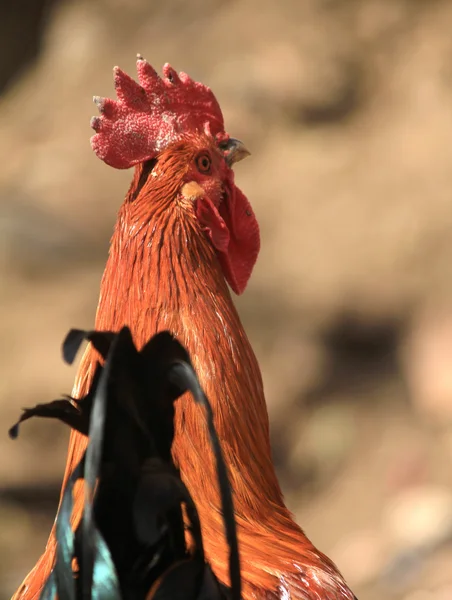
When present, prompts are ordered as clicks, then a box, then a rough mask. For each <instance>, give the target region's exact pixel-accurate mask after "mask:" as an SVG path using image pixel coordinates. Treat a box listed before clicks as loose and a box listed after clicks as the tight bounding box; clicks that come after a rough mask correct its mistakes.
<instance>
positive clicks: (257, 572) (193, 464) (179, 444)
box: [15, 60, 354, 600]
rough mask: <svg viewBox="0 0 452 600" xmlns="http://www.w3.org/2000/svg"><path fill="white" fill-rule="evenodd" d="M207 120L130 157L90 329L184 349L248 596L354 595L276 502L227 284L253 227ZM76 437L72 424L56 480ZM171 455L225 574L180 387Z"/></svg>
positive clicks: (212, 483) (211, 501)
mask: <svg viewBox="0 0 452 600" xmlns="http://www.w3.org/2000/svg"><path fill="white" fill-rule="evenodd" d="M143 62H145V61H143ZM140 63H141V60H139V68H143V65H140ZM146 64H147V63H146ZM139 73H140V71H139ZM172 78H173V80H174V75H173V74H172ZM131 81H132V80H131ZM130 85H131V84H130ZM136 85H138V84H136ZM196 85H200V84H196ZM116 87H117V89H118V86H116ZM119 87H120V86H119ZM118 97H120V98H121V94H120V93H119V92H118ZM218 110H219V109H218ZM220 114H221V113H220ZM95 125H96V124H95ZM216 125H217V123H216V122H213V126H214V127H215V126H216ZM93 126H94V125H93ZM217 128H218V129H219V130H220V131H221V130H222V128H221V127H219V126H218V127H217ZM211 130H212V119H211V123H210V130H209V127H207V128H204V131H199V129H198V130H195V131H191V132H187V133H185V132H184V135H183V136H178V137H177V139H175V140H174V142H172V143H168V144H167V145H166V147H164V149H163V150H159V151H153V152H152V153H149V157H147V160H141V161H139V162H138V161H135V163H134V164H136V166H135V174H134V178H133V182H132V184H131V187H130V189H129V192H128V194H127V196H126V199H125V202H124V204H123V205H122V207H121V209H120V211H119V215H118V220H117V223H116V226H115V231H114V234H113V237H112V240H111V246H110V253H109V258H108V262H107V265H106V269H105V272H104V275H103V278H102V283H101V291H100V300H99V306H98V311H97V316H96V329H98V330H111V331H119V330H120V329H121V328H122V327H123V326H124V325H126V326H128V327H129V328H130V330H131V331H132V334H133V337H134V342H135V343H136V344H137V346H138V347H141V346H142V345H143V344H144V343H145V342H146V341H147V340H148V339H149V338H150V337H151V336H152V335H154V334H155V333H157V332H159V331H162V330H169V331H170V332H171V333H172V334H173V335H174V336H176V337H177V338H178V339H179V340H180V341H181V342H182V344H183V345H184V346H185V347H186V348H187V349H188V351H189V354H190V355H191V357H192V362H193V365H194V368H195V370H196V372H197V373H198V376H199V379H200V382H201V385H202V387H203V389H204V390H205V392H206V394H207V396H208V397H209V398H210V401H211V403H212V407H213V410H214V414H215V426H216V429H217V431H218V435H219V438H220V440H221V442H222V448H223V452H224V456H225V460H226V463H227V465H228V469H229V474H230V479H231V484H232V489H233V493H234V507H235V515H236V521H237V527H238V539H239V547H240V555H241V566H242V578H243V597H244V598H245V600H251V599H256V600H257V599H264V598H268V599H270V598H272V599H275V600H276V599H278V598H293V599H297V600H353V598H354V596H353V593H352V592H351V591H350V590H349V588H348V587H347V585H346V584H345V582H344V580H343V578H342V576H341V575H340V573H339V572H338V570H337V569H336V567H335V566H334V564H333V563H332V562H331V561H330V560H329V559H328V558H327V557H326V556H325V555H324V554H322V553H321V552H319V551H318V550H317V549H316V548H315V547H314V546H313V545H312V543H311V542H310V541H309V540H308V539H307V537H306V536H305V535H304V533H303V531H302V530H301V529H300V527H299V526H298V525H297V524H296V523H295V521H294V520H293V518H292V516H291V514H290V512H289V511H288V509H287V508H286V506H285V504H284V501H283V496H282V493H281V489H280V486H279V484H278V480H277V477H276V474H275V470H274V466H273V462H272V458H271V449H270V441H269V422H268V415H267V409H266V403H265V397H264V391H263V384H262V377H261V373H260V369H259V366H258V363H257V360H256V357H255V355H254V352H253V350H252V348H251V345H250V343H249V341H248V338H247V336H246V334H245V331H244V329H243V326H242V324H241V322H240V319H239V316H238V314H237V311H236V309H235V307H234V304H233V302H232V298H231V295H230V292H229V289H228V286H227V283H226V280H227V281H228V283H229V284H230V285H231V287H232V289H233V290H234V291H236V292H241V291H242V290H243V287H244V286H245V285H246V281H247V280H248V277H249V275H250V273H251V270H252V267H253V265H254V262H255V260H256V257H257V253H258V249H259V232H258V227H257V222H256V221H255V217H254V214H253V213H252V210H251V207H250V206H249V204H248V201H247V200H246V198H245V197H244V196H243V194H242V193H241V192H240V190H238V189H237V188H236V187H235V184H234V179H233V172H232V170H231V168H230V164H231V157H230V156H229V155H227V153H226V150H225V149H224V148H225V147H226V146H225V145H224V137H222V136H223V134H221V136H220V138H219V136H218V132H217V134H215V132H214V133H213V134H212V131H211ZM219 140H220V141H219ZM97 141H99V140H97ZM101 141H102V140H101ZM226 141H227V138H226ZM234 142H235V141H234ZM94 146H95V149H96V144H94ZM97 146H98V147H99V146H102V144H101V143H100V142H99V143H98V144H97ZM102 148H103V146H102ZM96 151H97V153H98V154H99V153H100V151H99V149H98V148H97V150H96ZM102 152H103V150H102ZM105 154H106V153H105V152H104V155H105ZM102 157H103V158H104V160H106V162H109V164H114V162H115V159H111V157H110V155H108V159H106V158H105V156H102ZM145 158H146V157H145ZM121 160H122V158H121ZM129 162H130V161H129ZM129 162H128V163H127V165H126V166H130V164H129ZM114 166H124V165H123V164H122V163H121V164H120V165H114ZM97 360H98V355H97V353H96V351H95V350H94V349H93V348H92V347H88V349H87V351H86V352H85V354H84V357H83V359H82V362H81V365H80V368H79V373H78V376H77V380H76V383H75V388H74V391H73V395H74V397H76V398H80V397H82V396H84V395H86V394H87V392H88V390H89V388H90V386H91V383H92V379H93V375H94V372H95V367H96V362H97ZM86 443H87V442H86V437H84V436H82V435H80V434H79V433H77V432H72V434H71V439H70V446H69V455H68V461H67V467H66V473H65V483H66V482H67V480H68V477H69V476H70V474H71V472H72V470H73V469H74V467H75V465H76V464H78V462H79V461H80V458H81V456H82V455H83V452H84V451H85V448H86ZM173 458H174V462H175V464H176V465H177V467H178V468H179V469H180V471H181V475H182V479H183V481H184V483H185V485H186V486H187V488H188V489H189V491H190V494H191V496H192V497H193V500H194V502H195V504H196V506H197V509H198V511H199V514H200V519H201V527H202V535H203V540H204V546H205V551H206V556H207V558H208V560H209V562H210V563H211V565H212V567H213V570H214V572H215V574H216V575H217V577H218V578H219V579H220V581H222V582H223V583H225V584H226V585H227V584H228V557H227V544H226V543H225V538H224V533H223V523H222V517H221V511H220V501H219V494H218V489H217V481H216V475H215V473H216V471H215V463H214V457H213V455H212V452H211V450H210V447H209V443H208V436H207V431H206V428H205V424H204V421H203V419H202V418H201V415H200V412H199V407H198V406H196V405H194V404H193V403H191V402H190V401H189V398H186V397H182V399H181V400H180V401H179V402H178V405H177V407H176V414H175V438H174V444H173ZM75 497H76V500H75V510H74V526H75V525H76V524H77V522H78V520H79V518H80V514H81V511H82V506H83V490H82V488H81V487H79V488H78V489H76V493H75ZM54 546H55V541H54V536H53V535H51V537H50V539H49V542H48V545H47V548H46V552H45V554H44V555H43V556H42V557H41V559H40V561H39V562H38V564H37V565H36V567H35V569H34V570H33V571H32V572H31V573H30V575H29V576H28V578H27V579H26V580H25V582H24V584H23V587H22V588H20V589H19V590H18V592H17V593H16V596H15V600H19V599H20V600H37V598H38V596H39V591H40V589H41V587H42V584H43V581H45V579H46V578H47V576H48V574H49V571H50V569H51V567H52V563H53V559H54Z"/></svg>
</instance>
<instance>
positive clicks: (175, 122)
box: [91, 55, 224, 169]
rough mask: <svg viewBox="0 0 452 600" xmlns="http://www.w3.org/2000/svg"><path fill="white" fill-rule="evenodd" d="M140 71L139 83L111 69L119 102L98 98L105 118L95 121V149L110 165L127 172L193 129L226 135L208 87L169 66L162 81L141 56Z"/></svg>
mask: <svg viewBox="0 0 452 600" xmlns="http://www.w3.org/2000/svg"><path fill="white" fill-rule="evenodd" d="M137 71H138V81H139V83H137V82H136V81H134V80H133V79H132V78H131V77H129V75H127V74H126V73H124V71H121V69H119V68H118V67H115V68H114V69H113V72H114V78H115V88H116V94H117V96H118V100H110V99H108V98H100V97H99V96H94V102H95V103H96V105H97V107H98V109H99V112H100V113H101V116H100V117H93V118H92V119H91V127H92V128H93V129H94V131H96V134H95V135H93V137H92V138H91V146H92V148H93V150H94V152H95V153H96V154H97V156H98V157H99V158H101V159H102V160H103V161H104V162H106V163H107V164H108V165H110V166H112V167H115V168H117V169H127V168H129V167H131V166H132V165H135V164H137V163H140V162H143V161H146V160H149V159H151V158H153V157H155V155H156V154H157V153H158V152H160V151H161V150H163V149H164V148H165V147H166V146H168V145H169V144H170V143H171V142H173V141H175V140H176V139H177V138H178V137H179V136H181V135H183V134H185V133H188V132H191V131H209V132H210V133H211V134H212V135H213V136H217V135H218V134H223V135H224V121H223V115H222V113H221V109H220V106H219V104H218V102H217V100H216V98H215V96H214V95H213V93H212V92H211V90H210V89H209V88H208V87H206V86H205V85H203V84H202V83H197V82H196V81H193V80H192V79H191V78H190V77H189V76H188V75H186V74H185V73H179V75H178V74H177V73H176V71H175V70H174V69H173V68H172V67H171V66H170V65H169V64H165V65H164V67H163V77H160V76H159V75H158V74H157V73H156V71H155V70H154V69H153V68H152V67H151V65H150V64H149V63H148V62H147V61H146V60H144V58H142V57H141V56H140V55H138V60H137Z"/></svg>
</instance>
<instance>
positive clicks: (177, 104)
mask: <svg viewBox="0 0 452 600" xmlns="http://www.w3.org/2000/svg"><path fill="white" fill-rule="evenodd" d="M137 71H138V82H136V81H135V80H134V79H132V78H131V77H129V75H127V74H126V73H124V71H122V70H121V69H119V68H118V67H115V69H114V79H115V89H116V93H117V97H118V99H117V100H110V99H108V98H100V97H98V96H95V97H94V102H95V103H96V105H97V107H98V109H99V112H100V116H98V117H93V118H92V120H91V127H92V128H93V129H94V130H95V132H96V133H95V135H94V136H93V137H92V138H91V146H92V148H93V150H94V152H95V153H96V155H97V156H98V157H99V158H100V159H102V160H103V161H104V162H105V163H107V164H108V165H110V166H112V167H115V168H117V169H127V168H129V167H132V166H134V165H140V164H144V163H148V164H149V161H154V162H153V164H154V165H155V166H154V168H153V173H152V175H153V177H154V178H158V177H159V172H163V171H164V165H165V163H168V162H171V163H172V165H173V172H174V166H175V164H177V177H176V180H177V181H178V184H179V189H178V195H179V197H181V198H182V199H185V200H187V201H188V202H189V203H191V205H190V206H192V207H193V210H194V212H195V214H196V217H197V219H198V221H199V224H200V227H201V229H202V230H203V232H204V234H205V235H207V237H208V238H209V239H210V241H211V243H212V245H213V247H214V249H215V251H216V253H217V256H218V259H219V262H220V264H221V267H222V270H223V274H224V276H225V278H226V280H227V281H228V283H229V285H230V286H231V288H232V289H233V290H234V292H235V293H237V294H240V293H241V292H242V291H243V290H244V288H245V286H246V284H247V282H248V279H249V277H250V275H251V272H252V269H253V267H254V264H255V262H256V259H257V256H258V253H259V247H260V239H259V226H258V223H257V220H256V217H255V215H254V212H253V210H252V208H251V205H250V204H249V202H248V200H247V199H246V197H245V195H244V194H243V193H242V192H241V191H240V190H239V189H238V188H237V186H236V185H235V183H234V173H233V171H232V166H233V164H234V163H236V162H238V161H239V160H242V159H243V158H245V157H246V156H248V155H249V154H250V153H249V152H248V150H247V149H246V148H245V146H244V144H243V143H242V142H240V141H239V140H236V139H234V138H231V137H230V136H229V134H228V133H226V131H225V129H224V120H223V115H222V112H221V109H220V106H219V104H218V102H217V100H216V98H215V96H214V95H213V93H212V91H211V90H210V89H209V88H208V87H206V86H205V85H203V84H201V83H198V82H195V81H193V80H192V79H191V78H190V77H189V76H188V75H186V74H185V73H179V74H178V73H176V71H175V70H174V69H173V68H172V67H171V66H170V65H168V64H166V65H164V67H163V77H160V76H159V75H158V74H157V72H156V71H155V70H154V69H153V68H152V67H151V65H150V64H149V63H148V62H147V61H146V60H144V59H143V58H142V57H141V56H140V55H139V56H138V60H137Z"/></svg>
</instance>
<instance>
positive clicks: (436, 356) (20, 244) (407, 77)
mask: <svg viewBox="0 0 452 600" xmlns="http://www.w3.org/2000/svg"><path fill="white" fill-rule="evenodd" d="M8 4H9V5H8ZM451 30H452V4H451V2H450V1H448V0H442V1H441V0H343V1H341V0H284V1H281V2H274V0H235V1H233V0H230V1H229V2H226V1H220V0H210V1H209V2H207V1H202V0H161V1H157V0H154V1H153V2H151V1H150V0H97V1H95V2H93V1H92V0H91V1H89V0H79V1H75V0H72V1H70V0H68V1H66V2H64V1H61V0H20V1H17V2H15V3H2V4H1V5H0V90H1V96H0V272H1V280H0V281H1V285H0V299H1V300H0V302H1V304H0V306H1V313H0V335H1V340H2V342H1V348H0V352H1V356H0V359H1V363H0V364H1V365H2V368H1V378H0V419H1V423H2V428H3V434H2V435H1V436H0V456H1V461H0V597H1V598H9V596H10V594H11V593H12V591H13V590H14V589H15V587H16V586H17V585H18V584H19V582H20V581H21V579H22V577H23V576H24V575H25V573H26V572H27V570H28V569H29V568H30V567H31V566H32V565H33V564H34V561H35V560H36V559H37V557H38V555H39V553H40V552H41V551H42V549H43V546H44V543H45V540H46V537H47V534H48V531H49V529H50V526H51V523H52V521H53V517H54V513H55V508H56V503H57V498H58V492H59V486H60V481H61V476H62V470H63V464H64V461H65V453H66V444H67V437H68V432H67V431H66V430H65V429H64V428H58V426H56V425H53V424H52V425H47V424H46V423H42V422H38V423H30V424H29V425H28V424H27V425H26V426H25V427H24V428H23V431H22V435H21V437H20V438H19V440H18V441H17V442H15V443H14V442H12V441H11V440H9V439H8V437H7V435H6V431H7V428H8V426H9V425H10V424H12V423H13V422H14V420H15V419H16V417H17V416H18V414H19V410H20V408H21V407H22V406H27V405H33V404H35V403H37V402H40V401H46V400H49V399H51V398H54V397H56V396H57V395H58V394H59V393H61V392H70V390H71V386H72V381H73V378H74V374H75V370H74V369H70V368H69V367H66V366H64V365H63V363H62V360H61V357H60V350H59V348H60V343H61V340H62V338H63V336H64V334H65V333H66V331H67V330H68V329H69V328H70V327H71V326H79V327H90V326H91V325H92V323H93V317H94V311H95V308H96V304H97V295H98V288H99V280H100V276H101V273H102V270H103V266H104V263H105V260H106V255H107V249H108V241H109V236H110V234H111V231H112V227H113V223H114V221H115V217H116V211H117V209H118V207H119V205H120V203H121V201H122V199H123V197H124V193H125V190H126V188H127V185H128V182H129V180H130V177H131V173H130V172H119V171H115V170H113V169H111V168H108V167H107V166H106V165H104V164H103V163H101V162H100V161H99V160H97V159H96V158H95V156H94V154H93V153H92V152H91V150H90V147H89V137H90V135H91V130H90V128H89V119H90V116H91V115H92V114H94V113H95V107H94V105H92V102H91V97H92V95H93V94H99V95H104V96H112V95H113V93H114V92H113V84H112V74H111V69H112V66H113V65H115V64H118V65H120V66H121V67H123V68H124V69H125V70H127V71H128V72H129V73H131V74H132V75H134V73H135V58H134V57H135V54H136V53H137V52H140V53H142V54H143V55H144V56H145V57H146V58H147V59H148V60H149V61H150V62H151V63H152V64H153V65H154V66H156V67H160V66H161V65H162V64H163V63H164V62H166V61H169V62H171V64H172V65H173V66H174V67H175V68H176V69H178V70H184V71H187V72H188V73H190V75H191V76H192V77H194V78H196V79H198V80H201V81H203V82H204V83H206V84H208V85H210V86H211V87H212V88H213V90H214V91H215V93H216V95H217V97H218V99H219V101H220V103H221V106H222V108H223V110H224V114H225V118H226V121H227V128H228V130H229V131H230V132H231V134H233V135H234V136H236V137H238V138H240V139H243V140H244V141H245V142H246V144H247V146H248V147H249V148H250V149H251V151H252V157H251V158H250V159H248V160H246V161H245V162H244V163H240V165H238V167H237V169H236V173H237V180H238V183H239V185H240V186H241V187H242V189H244V191H245V192H246V194H247V195H248V197H249V198H250V200H251V202H252V203H253V205H254V208H255V210H256V213H257V215H258V218H259V220H260V223H261V227H262V252H261V256H260V259H259V261H258V265H257V267H256V270H255V273H254V275H253V277H252V280H251V282H250V285H249V288H248V289H247V291H246V293H245V295H244V296H243V297H242V298H240V299H239V301H238V303H239V307H240V311H241V314H242V316H243V319H244V322H245V324H246V328H247V330H248V332H249V334H250V336H251V339H252V341H253V344H254V347H255V349H256V352H257V353H258V356H259V359H260V362H261V366H262V370H263V374H264V379H265V383H266V390H267V398H268V403H269V410H270V415H271V421H272V438H273V447H274V457H275V461H276V463H277V466H278V470H279V474H280V477H281V481H282V484H283V486H284V489H285V492H286V497H287V501H288V503H289V505H290V507H291V509H292V510H293V511H294V512H295V514H296V515H297V519H298V521H299V522H300V523H301V524H302V526H303V527H304V528H305V530H306V531H307V533H308V535H309V537H311V538H312V539H313V541H314V542H315V543H316V544H317V545H318V546H319V547H320V548H321V549H322V550H323V551H325V552H326V553H327V554H329V555H331V556H332V558H333V559H334V560H335V561H336V562H337V563H338V565H339V567H340V568H341V570H342V571H343V573H344V575H345V576H346V577H347V579H348V581H349V582H350V584H351V585H352V587H353V588H354V590H355V592H356V594H357V595H358V596H359V598H360V600H377V599H380V598H385V599H386V600H399V599H400V600H446V599H447V600H450V598H452V487H451V483H452V469H451V462H452V276H451V262H452V235H451V233H452V169H451V161H452V159H451V150H450V149H451V142H452V36H451V35H450V32H451Z"/></svg>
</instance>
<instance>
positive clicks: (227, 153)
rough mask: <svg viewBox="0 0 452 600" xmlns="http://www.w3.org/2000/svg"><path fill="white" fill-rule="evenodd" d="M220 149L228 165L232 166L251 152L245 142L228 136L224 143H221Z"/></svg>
mask: <svg viewBox="0 0 452 600" xmlns="http://www.w3.org/2000/svg"><path fill="white" fill-rule="evenodd" d="M221 150H222V151H223V155H224V159H225V161H226V164H227V165H228V167H232V165H233V164H234V163H236V162H239V160H243V159H244V158H246V157H247V156H249V155H250V154H251V152H250V151H249V150H248V149H247V148H246V146H245V144H244V143H243V142H241V141H240V140H236V139H235V138H229V140H228V141H227V142H226V143H224V144H222V145H221Z"/></svg>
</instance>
